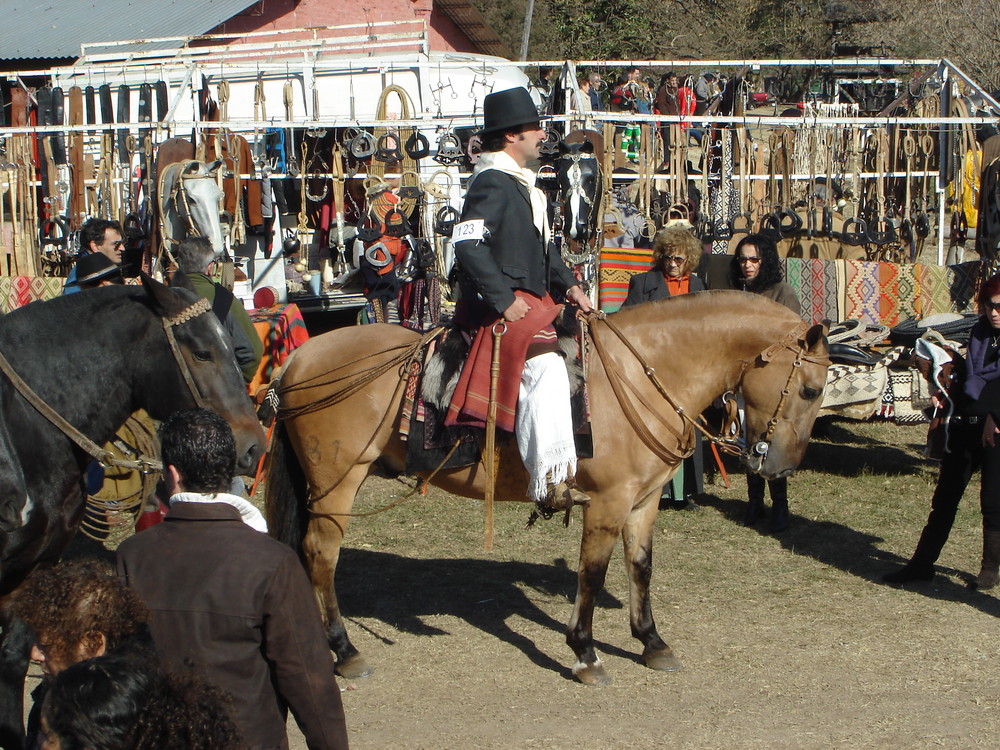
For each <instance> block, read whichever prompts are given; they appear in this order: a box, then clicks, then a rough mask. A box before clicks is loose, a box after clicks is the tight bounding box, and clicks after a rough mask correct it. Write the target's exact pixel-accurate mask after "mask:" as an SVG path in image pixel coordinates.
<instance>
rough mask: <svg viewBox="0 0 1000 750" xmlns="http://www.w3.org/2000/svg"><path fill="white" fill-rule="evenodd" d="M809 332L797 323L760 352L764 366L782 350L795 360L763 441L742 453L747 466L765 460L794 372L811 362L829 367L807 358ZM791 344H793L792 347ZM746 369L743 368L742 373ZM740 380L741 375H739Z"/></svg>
mask: <svg viewBox="0 0 1000 750" xmlns="http://www.w3.org/2000/svg"><path fill="white" fill-rule="evenodd" d="M808 330H809V324H808V323H799V324H798V325H797V326H795V328H793V329H792V330H791V331H789V332H788V334H787V335H786V336H785V338H784V339H782V340H781V341H779V342H777V343H775V344H771V346H769V347H767V349H765V350H764V351H762V352H761V353H760V354H759V355H758V356H759V357H760V359H761V360H763V361H764V363H765V364H767V363H768V362H770V361H771V360H772V359H774V356H775V355H776V354H777V353H778V352H780V351H781V350H782V349H790V350H791V351H793V352H794V353H795V359H794V360H792V368H791V369H790V370H789V371H788V379H787V380H786V381H785V387H784V388H782V389H781V398H779V399H778V405H777V406H775V407H774V414H773V415H772V416H771V418H770V419H769V420H767V432H765V433H764V439H763V440H758V441H757V442H755V443H754V444H753V447H752V448H751V446H750V445H749V444H748V445H747V450H746V451H744V452H743V453H742V454H741V456H742V458H743V460H744V462H745V463H746V464H747V465H748V466H749V465H750V459H751V458H754V457H757V456H759V457H760V464H759V465H758V468H759V467H760V465H763V463H764V461H765V459H767V453H768V451H769V450H770V449H771V438H772V436H773V435H774V429H775V428H776V427H777V426H778V422H780V421H781V419H782V410H783V409H784V408H785V404H786V403H787V402H788V397H789V396H790V395H791V392H792V391H791V388H790V387H789V386H791V384H792V379H793V378H794V377H795V373H796V371H797V370H798V369H799V368H800V367H802V363H803V362H811V363H813V364H816V365H823V366H826V367H828V366H829V365H830V358H829V357H811V356H808V353H807V351H808V350H807V349H806V343H805V333H806V331H808ZM793 344H795V345H794V346H793ZM745 372H746V368H744V373H745ZM740 377H741V379H742V374H741V376H740Z"/></svg>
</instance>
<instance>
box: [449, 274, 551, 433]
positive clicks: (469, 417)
mask: <svg viewBox="0 0 1000 750" xmlns="http://www.w3.org/2000/svg"><path fill="white" fill-rule="evenodd" d="M514 294H515V295H516V296H517V297H519V298H521V299H527V300H529V304H530V305H531V309H530V310H528V313H527V315H525V316H524V317H523V318H521V319H520V320H516V321H513V322H508V323H507V324H506V329H505V332H504V334H503V337H502V338H501V340H500V373H499V378H498V383H497V399H496V407H497V421H496V426H497V429H500V430H505V431H506V432H513V431H514V421H515V415H516V412H517V398H518V393H519V391H520V389H521V371H522V370H523V369H524V361H525V358H526V357H527V353H528V347H529V346H530V345H531V343H532V340H533V339H534V337H535V334H536V333H538V331H540V330H542V329H543V328H546V327H548V326H551V325H552V321H554V320H555V319H556V317H557V316H558V315H559V313H560V311H561V310H562V305H557V304H555V302H553V301H552V298H551V297H550V296H549V295H548V294H546V295H545V296H544V297H542V298H538V297H535V296H534V295H532V294H530V293H529V292H525V291H523V290H521V289H518V290H516V291H515V292H514ZM493 320H496V314H495V313H494V318H493ZM493 320H490V321H486V322H485V323H484V325H482V326H481V327H480V328H479V330H478V331H477V332H476V337H475V338H474V339H473V341H472V346H471V347H470V349H469V356H468V358H467V359H466V360H465V366H464V367H463V368H462V374H461V375H460V376H459V378H458V385H457V386H455V394H454V396H452V399H451V406H450V407H449V408H448V415H447V417H446V418H445V425H446V426H449V427H450V426H455V425H469V426H473V427H485V426H486V416H487V410H488V408H489V403H490V369H491V365H492V363H493Z"/></svg>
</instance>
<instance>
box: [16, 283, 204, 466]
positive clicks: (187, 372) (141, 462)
mask: <svg viewBox="0 0 1000 750" xmlns="http://www.w3.org/2000/svg"><path fill="white" fill-rule="evenodd" d="M211 309H212V308H211V306H210V305H209V303H208V300H206V299H204V298H203V299H199V300H198V301H197V302H195V303H193V304H191V305H189V306H188V307H186V308H185V309H183V310H181V311H180V312H179V313H177V315H175V316H173V317H172V318H164V319H163V330H164V331H165V332H166V334H167V341H168V342H169V344H170V351H171V352H172V353H173V355H174V359H175V360H176V361H177V366H178V368H180V371H181V375H182V376H183V377H184V381H185V382H186V383H187V386H188V389H190V391H191V396H192V397H193V398H194V401H195V403H196V404H197V405H198V407H199V408H202V409H204V408H206V402H205V399H204V398H203V397H202V395H201V392H200V391H199V389H198V385H197V383H195V382H194V378H193V377H192V376H191V369H190V368H189V367H188V364H187V360H185V359H184V356H183V355H182V354H181V351H180V348H179V347H178V346H177V339H176V338H175V337H174V332H173V328H174V326H179V325H182V324H184V323H187V322H188V321H189V320H193V319H194V318H197V317H198V316H199V315H203V314H204V313H206V312H209V311H210V310H211ZM0 372H3V374H4V375H6V376H7V378H8V379H9V380H10V382H11V385H13V386H14V388H15V389H17V392H18V393H20V394H21V396H22V397H23V398H24V400H25V401H27V402H28V403H29V404H31V406H32V407H34V409H35V410H36V411H37V412H38V413H39V414H41V415H42V416H43V417H45V418H46V419H47V420H48V421H49V422H51V423H52V424H53V425H55V427H56V428H57V429H58V430H59V431H60V432H62V433H63V434H64V435H65V436H66V437H68V438H69V439H70V440H72V441H73V442H74V443H76V445H77V447H79V448H80V449H81V450H83V451H84V452H85V453H87V454H88V455H89V456H90V457H91V458H93V459H94V460H95V461H97V462H98V463H99V464H101V466H121V467H123V468H126V469H132V470H134V471H139V472H141V473H143V474H148V473H150V472H154V471H162V470H163V464H162V463H161V462H160V461H158V460H156V459H152V458H146V457H145V456H143V455H141V454H140V455H139V456H138V458H136V459H134V460H132V459H127V458H118V457H116V456H115V455H114V454H113V453H112V452H111V451H109V450H106V449H104V448H102V447H101V446H99V445H98V444H97V443H95V442H94V441H93V440H91V439H90V438H89V437H87V436H86V435H84V434H83V433H82V432H81V431H80V430H78V429H77V428H76V427H74V426H73V425H72V424H70V423H69V422H68V421H67V420H66V418H65V417H63V416H62V415H61V414H59V412H57V411H56V410H55V409H53V408H52V407H51V406H49V405H48V404H47V403H46V402H45V401H44V400H43V399H42V397H41V396H39V395H38V394H37V393H35V391H34V390H33V389H32V388H31V386H29V385H28V384H27V383H26V382H25V381H24V379H23V378H22V377H21V376H20V375H18V374H17V372H16V371H15V370H14V368H13V367H12V366H11V364H10V361H9V360H8V359H7V358H6V357H5V356H4V355H3V354H2V353H0Z"/></svg>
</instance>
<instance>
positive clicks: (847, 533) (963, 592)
mask: <svg viewBox="0 0 1000 750" xmlns="http://www.w3.org/2000/svg"><path fill="white" fill-rule="evenodd" d="M698 504H699V505H702V506H704V507H706V508H712V509H714V510H716V511H717V512H718V513H719V514H721V515H722V516H724V517H725V518H726V519H727V520H729V521H730V522H732V523H734V524H741V523H742V520H743V514H744V511H745V510H746V503H745V501H743V500H735V499H732V500H731V499H726V498H721V497H717V496H715V495H711V494H707V495H702V496H701V497H699V498H698ZM768 510H770V508H768ZM768 521H769V518H768V517H767V516H765V517H764V518H763V519H762V520H761V521H760V522H759V523H758V524H757V525H756V526H755V527H754V529H747V531H748V532H749V533H753V532H754V531H756V533H760V534H766V533H767V524H768ZM917 533H919V529H918V530H916V531H915V532H914V539H913V543H914V544H916V536H917ZM778 538H779V539H780V541H781V545H782V547H784V548H785V549H787V550H788V551H789V552H792V553H794V554H796V555H806V556H807V557H812V558H813V559H815V560H817V561H819V562H821V563H823V564H824V565H829V566H831V567H834V568H837V569H839V570H842V571H844V572H845V573H850V574H851V575H854V576H857V577H858V578H862V579H864V580H866V581H870V582H872V583H876V584H878V585H880V586H887V585H888V584H886V583H883V582H882V576H883V575H884V574H886V573H888V572H890V571H893V570H896V569H897V568H899V567H902V566H903V565H904V564H905V563H906V561H907V559H908V558H903V557H901V556H899V555H897V554H894V553H892V552H886V551H885V550H882V549H879V547H878V545H879V544H880V543H881V542H882V541H883V539H882V537H879V536H874V535H872V534H866V533H864V532H860V531H856V530H854V529H852V528H850V527H848V526H844V525H843V524H839V523H833V522H831V521H812V520H809V519H808V518H803V517H802V516H798V515H796V514H795V508H794V505H793V506H792V522H791V525H790V526H789V528H788V529H786V530H785V531H783V532H781V534H779V535H778ZM936 568H937V571H938V575H936V576H935V577H934V580H933V581H930V582H928V583H914V584H909V585H907V586H905V587H902V588H905V589H906V590H909V591H912V592H913V593H915V594H920V595H923V596H927V597H929V598H932V599H941V600H943V601H952V602H962V603H965V604H967V605H969V606H970V607H974V608H975V609H978V610H980V611H981V612H983V613H985V614H988V615H992V616H993V617H1000V600H998V599H997V598H996V597H995V596H992V595H990V594H986V593H982V592H975V591H970V590H969V589H968V588H967V587H966V585H965V578H966V577H967V576H968V575H969V574H968V572H967V571H960V570H955V569H954V568H946V567H943V566H940V565H938V566H936Z"/></svg>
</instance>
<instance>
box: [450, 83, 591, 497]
mask: <svg viewBox="0 0 1000 750" xmlns="http://www.w3.org/2000/svg"><path fill="white" fill-rule="evenodd" d="M483 112H484V115H485V126H484V127H483V130H482V133H481V138H482V142H483V153H482V154H481V155H480V157H479V162H478V164H477V165H476V170H475V172H474V173H473V175H472V178H471V179H470V181H469V188H468V192H467V194H466V197H465V205H464V207H463V210H462V221H461V222H460V223H459V224H456V225H455V228H454V232H453V234H452V238H453V241H454V243H455V256H456V261H457V266H458V275H459V284H460V289H461V299H460V302H459V307H458V309H457V310H456V318H457V320H458V322H459V324H460V325H462V326H464V327H466V328H467V329H469V330H470V331H473V332H475V340H474V341H473V345H472V351H471V352H470V356H469V360H468V362H467V363H466V366H465V368H464V369H463V371H462V376H461V378H460V380H459V384H458V387H457V388H456V391H455V397H454V398H453V400H452V404H451V408H450V409H449V411H448V418H447V419H448V422H449V423H450V424H459V423H463V422H464V423H470V422H471V423H477V424H483V423H485V421H486V414H487V408H488V403H489V391H490V389H489V385H490V377H489V370H490V362H491V359H492V351H493V342H494V337H495V336H496V335H497V334H498V333H499V334H501V335H500V340H501V345H500V347H501V348H500V374H499V382H498V397H497V421H496V425H497V427H498V428H500V429H503V430H507V431H509V432H514V433H515V435H516V437H517V443H518V448H519V449H520V452H521V458H522V460H523V461H524V465H525V468H526V469H527V470H528V475H529V477H530V486H529V493H528V494H529V497H531V499H532V500H534V501H535V502H536V503H538V504H539V505H540V506H542V507H544V508H548V509H554V510H565V509H568V508H570V507H572V506H573V505H574V504H582V503H586V502H587V500H588V498H587V496H586V495H584V494H583V493H582V492H580V491H579V490H576V489H575V488H574V486H573V477H574V475H575V472H576V448H575V445H574V441H573V424H572V413H571V411H570V403H569V396H570V392H569V378H568V376H567V373H566V366H565V362H564V361H563V360H562V357H561V356H560V355H559V354H557V353H556V352H557V349H558V343H557V341H556V336H555V330H554V328H553V326H552V323H553V321H554V320H555V318H556V316H557V315H558V314H559V312H560V311H561V309H562V305H560V304H557V303H556V302H555V301H554V300H553V299H552V297H551V296H550V294H549V291H550V290H552V291H555V292H557V293H559V294H562V295H564V296H565V298H566V300H567V301H569V302H571V303H572V304H574V305H576V306H578V307H579V308H580V309H581V310H583V311H585V312H586V311H589V310H590V309H591V305H590V299H589V298H588V297H587V295H586V294H585V293H584V291H583V290H582V289H581V288H580V285H579V283H578V282H577V280H576V278H575V277H574V276H573V273H572V271H570V269H569V267H567V265H566V263H565V262H564V261H563V260H562V258H561V257H560V255H559V252H558V249H557V247H556V245H555V244H554V243H552V242H550V236H549V227H548V218H547V201H546V198H545V194H544V193H543V192H542V191H541V190H539V189H538V188H537V187H535V172H534V171H532V169H531V168H530V167H529V164H532V163H534V162H535V160H537V159H538V155H539V150H538V147H539V145H540V144H541V142H542V141H543V140H545V131H544V130H543V129H542V127H541V125H540V123H539V121H538V113H537V111H536V110H535V107H534V105H533V104H532V101H531V97H530V96H529V95H528V92H527V91H526V90H524V89H522V88H515V89H509V90H506V91H500V92H496V93H493V94H490V95H489V96H487V97H486V100H485V102H484V105H483ZM495 324H498V325H495Z"/></svg>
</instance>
